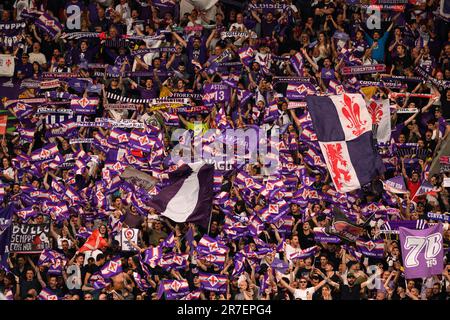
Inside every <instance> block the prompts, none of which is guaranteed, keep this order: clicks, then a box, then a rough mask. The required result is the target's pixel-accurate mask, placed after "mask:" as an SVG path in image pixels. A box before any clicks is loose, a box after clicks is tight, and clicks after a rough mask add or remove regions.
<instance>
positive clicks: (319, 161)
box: [313, 156, 322, 165]
mask: <svg viewBox="0 0 450 320" xmlns="http://www.w3.org/2000/svg"><path fill="white" fill-rule="evenodd" d="M313 159H314V164H315V165H319V164H322V160H321V159H320V156H314V157H313Z"/></svg>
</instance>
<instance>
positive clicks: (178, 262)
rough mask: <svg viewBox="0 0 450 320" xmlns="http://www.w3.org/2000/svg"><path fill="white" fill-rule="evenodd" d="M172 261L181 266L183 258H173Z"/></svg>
mask: <svg viewBox="0 0 450 320" xmlns="http://www.w3.org/2000/svg"><path fill="white" fill-rule="evenodd" d="M172 261H173V262H175V263H176V264H178V265H180V266H181V265H182V264H183V258H181V257H180V256H175V257H173V259H172Z"/></svg>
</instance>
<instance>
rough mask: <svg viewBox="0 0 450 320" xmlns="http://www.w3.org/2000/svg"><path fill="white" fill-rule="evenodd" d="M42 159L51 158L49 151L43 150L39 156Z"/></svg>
mask: <svg viewBox="0 0 450 320" xmlns="http://www.w3.org/2000/svg"><path fill="white" fill-rule="evenodd" d="M39 155H40V157H41V158H48V157H49V156H50V151H48V150H47V149H43V150H41V153H40V154H39Z"/></svg>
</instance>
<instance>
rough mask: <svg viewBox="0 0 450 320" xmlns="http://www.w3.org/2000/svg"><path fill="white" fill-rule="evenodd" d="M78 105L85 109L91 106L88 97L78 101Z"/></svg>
mask: <svg viewBox="0 0 450 320" xmlns="http://www.w3.org/2000/svg"><path fill="white" fill-rule="evenodd" d="M78 104H79V105H80V106H81V107H83V108H85V107H86V106H87V105H88V104H89V99H87V98H86V97H84V98H82V99H80V100H78Z"/></svg>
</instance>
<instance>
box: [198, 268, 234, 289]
mask: <svg viewBox="0 0 450 320" xmlns="http://www.w3.org/2000/svg"><path fill="white" fill-rule="evenodd" d="M199 279H200V287H201V288H203V289H205V290H210V291H216V292H222V293H225V292H227V282H228V278H227V276H226V275H219V274H211V273H202V272H201V273H199Z"/></svg>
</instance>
